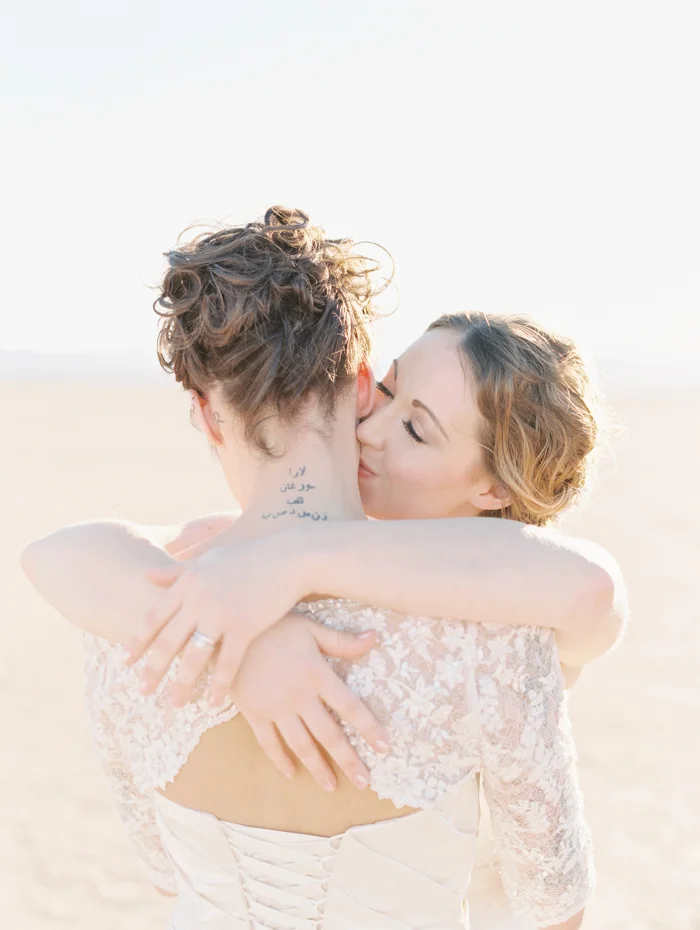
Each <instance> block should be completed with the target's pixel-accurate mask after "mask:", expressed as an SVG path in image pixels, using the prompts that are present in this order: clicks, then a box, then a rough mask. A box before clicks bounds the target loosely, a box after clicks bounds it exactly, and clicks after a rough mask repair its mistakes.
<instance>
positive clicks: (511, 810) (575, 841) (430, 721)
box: [85, 599, 593, 927]
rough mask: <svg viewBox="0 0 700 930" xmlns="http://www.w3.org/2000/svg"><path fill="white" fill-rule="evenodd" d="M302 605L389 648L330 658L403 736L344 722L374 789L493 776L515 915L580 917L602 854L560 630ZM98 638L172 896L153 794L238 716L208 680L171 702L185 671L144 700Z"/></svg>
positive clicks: (403, 794) (91, 685) (122, 800)
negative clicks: (372, 740) (378, 747)
mask: <svg viewBox="0 0 700 930" xmlns="http://www.w3.org/2000/svg"><path fill="white" fill-rule="evenodd" d="M298 609H299V610H300V611H302V612H303V613H305V614H306V615H308V616H309V617H311V618H312V619H314V620H316V621H318V622H320V623H323V624H324V625H326V626H329V627H333V628H336V629H344V630H352V631H361V630H364V629H374V630H377V648H374V649H372V650H371V651H370V652H369V653H368V654H366V655H365V656H362V657H360V658H358V659H353V660H345V659H342V660H341V659H335V658H329V659H328V661H329V662H330V663H331V665H332V666H333V667H334V668H335V670H336V671H337V672H338V674H340V676H341V677H342V678H344V679H345V680H346V682H347V684H348V686H349V687H350V688H351V689H352V690H353V691H354V692H355V693H356V694H358V695H359V696H360V697H361V698H362V699H363V700H364V701H365V703H366V704H367V705H368V706H369V707H370V708H371V710H372V711H373V713H374V714H375V716H376V717H377V718H378V719H379V720H380V721H381V722H382V723H383V724H384V725H385V726H386V727H387V729H388V730H389V735H390V744H391V751H390V752H389V753H387V754H386V755H379V754H377V753H375V752H374V751H373V750H372V749H371V747H369V746H368V745H367V743H365V741H364V740H363V739H362V738H361V737H359V736H358V735H357V734H356V733H355V732H354V731H353V730H352V729H351V728H350V727H347V726H345V727H344V729H345V732H346V733H347V735H348V738H349V739H350V742H351V743H352V744H353V745H354V746H355V748H356V749H357V751H358V754H359V755H360V757H361V758H362V760H363V761H364V762H365V763H366V765H367V766H368V768H369V770H370V772H371V782H370V786H371V788H372V789H373V790H374V791H375V792H377V794H378V795H379V796H380V797H382V798H390V799H391V800H392V801H393V802H394V804H396V805H397V806H398V807H401V806H403V805H409V806H412V807H417V808H422V809H430V808H434V809H437V810H440V808H441V807H442V805H443V804H445V803H446V801H447V800H448V799H449V798H450V797H451V796H452V795H453V794H454V793H455V792H457V791H458V790H459V788H460V787H461V786H462V785H463V784H464V782H465V780H466V779H469V778H473V777H476V776H477V774H480V775H481V778H482V779H483V786H484V792H485V795H486V797H487V800H488V804H489V808H490V811H491V818H492V821H493V831H494V839H495V842H496V847H497V851H498V855H499V859H500V861H501V864H502V873H503V881H504V886H505V888H506V891H507V893H508V896H509V899H510V900H511V903H512V906H513V908H514V910H516V911H517V912H518V913H519V914H521V915H522V916H525V917H527V918H529V919H531V920H534V921H535V922H536V924H537V926H541V927H544V926H547V925H549V924H554V923H559V922H562V921H564V920H566V919H567V918H568V917H570V916H573V914H575V913H577V911H578V910H580V909H581V908H582V907H583V906H584V904H585V902H586V900H587V899H588V897H589V896H590V893H591V891H592V885H593V867H592V854H591V843H590V837H589V833H588V830H587V827H586V824H585V821H584V818H583V810H582V801H581V794H580V790H579V787H578V782H577V777H576V770H575V750H574V745H573V741H572V738H571V733H570V727H569V723H568V717H567V713H566V703H565V699H564V694H563V683H562V677H561V672H560V668H559V661H558V656H557V651H556V646H555V642H554V636H553V634H552V633H551V632H550V631H544V630H540V629H533V628H522V627H521V628H513V627H491V628H486V627H482V626H479V625H476V624H464V623H461V622H454V621H447V620H444V621H435V620H429V619H426V618H421V617H407V616H406V615H404V614H398V613H394V612H391V611H386V610H378V609H375V608H369V607H363V606H360V605H357V604H353V603H351V602H348V601H343V600H339V599H325V600H322V601H316V602H305V603H303V604H300V605H299V606H298ZM85 639H86V647H87V655H88V659H87V670H88V679H87V689H86V693H87V697H88V703H89V706H90V712H91V717H92V722H93V728H94V731H95V737H96V740H97V743H98V746H99V749H100V754H101V756H102V760H103V766H104V768H105V771H106V772H107V774H108V776H109V777H110V781H111V782H112V786H113V788H114V791H115V795H116V797H117V801H118V803H119V806H120V809H121V812H122V816H123V818H124V820H125V822H126V824H127V827H128V828H129V830H130V832H131V833H132V835H133V836H134V839H135V842H136V843H137V847H138V851H139V853H140V855H141V857H142V858H143V859H144V860H145V861H146V863H147V864H148V865H149V867H150V869H151V871H152V873H153V874H154V876H155V877H154V881H155V882H156V884H158V885H160V886H161V887H165V888H172V886H173V880H172V868H171V866H170V864H169V862H168V860H167V854H166V853H165V852H164V850H163V848H162V844H161V842H160V837H159V835H158V829H157V825H156V822H155V816H154V810H153V802H152V791H153V789H154V788H156V787H162V786H163V785H165V784H166V783H167V782H168V781H170V780H172V779H173V778H174V777H175V775H176V774H177V772H178V771H179V769H180V768H181V767H182V765H183V764H184V763H185V761H186V760H187V757H188V756H189V753H190V752H191V751H192V749H193V748H194V747H195V746H196V744H197V742H198V740H199V739H200V737H201V735H202V733H204V732H205V730H207V729H208V728H209V727H211V726H215V725H216V724H217V723H220V722H223V721H224V720H228V719H231V718H232V717H233V716H235V714H236V713H237V710H236V708H235V706H233V705H232V704H229V705H226V706H224V707H219V708H211V707H209V705H208V704H207V703H206V700H205V699H204V698H205V692H206V683H207V676H203V678H202V679H201V680H200V682H199V683H198V688H197V691H196V693H195V695H194V698H193V700H192V702H191V703H190V704H188V705H187V706H186V707H184V708H175V709H174V708H172V707H170V706H169V702H168V692H169V687H170V683H171V681H172V678H173V677H174V675H175V674H176V668H175V667H173V668H171V670H170V672H169V673H168V675H167V676H166V678H165V679H164V681H163V682H162V683H161V685H160V686H159V688H158V690H157V692H156V693H155V694H154V695H152V696H150V697H143V696H142V695H141V694H140V693H139V691H138V673H139V668H140V665H139V663H137V664H136V665H135V666H134V667H132V668H126V667H124V666H122V665H121V662H120V658H121V654H122V650H121V648H120V647H117V646H113V645H112V644H110V643H107V642H106V641H104V640H98V639H96V638H94V637H91V636H86V637H85Z"/></svg>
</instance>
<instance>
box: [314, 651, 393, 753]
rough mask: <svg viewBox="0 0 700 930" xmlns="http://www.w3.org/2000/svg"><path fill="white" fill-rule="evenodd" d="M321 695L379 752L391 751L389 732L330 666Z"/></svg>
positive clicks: (343, 719) (345, 721) (322, 685)
mask: <svg viewBox="0 0 700 930" xmlns="http://www.w3.org/2000/svg"><path fill="white" fill-rule="evenodd" d="M319 697H320V698H321V700H322V701H324V703H325V704H327V705H328V707H330V708H331V709H332V710H334V711H335V712H336V713H337V714H338V716H339V717H340V719H341V720H342V721H343V723H347V724H349V725H350V726H351V727H353V729H354V730H355V731H356V732H357V734H358V735H359V736H361V737H362V738H363V739H364V740H366V741H367V742H368V743H369V745H370V746H372V747H373V748H374V749H376V751H377V752H388V751H389V732H388V730H387V729H386V727H384V726H382V724H381V723H380V722H379V721H378V720H377V718H376V717H375V716H374V714H373V713H372V711H371V710H370V709H369V707H367V705H366V704H365V703H364V701H362V700H361V699H360V698H359V697H358V696H357V695H356V694H355V693H354V692H353V691H351V690H350V688H348V686H347V685H346V684H345V682H344V681H343V679H342V678H340V677H339V676H338V675H336V673H335V672H334V671H333V670H332V669H331V668H330V667H329V668H328V674H327V675H324V676H323V678H322V680H321V682H320V686H319Z"/></svg>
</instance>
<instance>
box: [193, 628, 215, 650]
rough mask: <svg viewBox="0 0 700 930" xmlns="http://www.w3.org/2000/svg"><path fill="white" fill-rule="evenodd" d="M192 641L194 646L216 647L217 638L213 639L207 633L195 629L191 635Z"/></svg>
mask: <svg viewBox="0 0 700 930" xmlns="http://www.w3.org/2000/svg"><path fill="white" fill-rule="evenodd" d="M190 642H191V643H192V645H193V646H196V647H197V649H207V650H209V649H216V642H217V641H216V640H215V639H212V638H211V636H207V634H206V633H200V632H199V630H195V631H194V633H193V634H192V636H191V637H190Z"/></svg>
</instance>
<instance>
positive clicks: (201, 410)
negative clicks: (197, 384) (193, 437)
mask: <svg viewBox="0 0 700 930" xmlns="http://www.w3.org/2000/svg"><path fill="white" fill-rule="evenodd" d="M189 395H190V403H191V407H190V421H191V422H192V424H193V425H194V426H196V427H197V429H201V430H202V432H203V433H204V435H205V436H206V437H207V442H208V443H209V445H210V446H223V444H224V437H223V436H222V434H221V430H220V428H219V424H220V423H221V422H222V421H221V419H220V417H219V415H218V413H216V411H213V410H212V408H211V400H210V398H209V397H208V396H207V395H206V394H199V393H198V392H197V391H189Z"/></svg>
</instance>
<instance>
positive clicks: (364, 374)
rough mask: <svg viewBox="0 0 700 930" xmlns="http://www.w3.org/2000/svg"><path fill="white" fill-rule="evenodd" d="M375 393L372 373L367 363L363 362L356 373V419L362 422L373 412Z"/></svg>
mask: <svg viewBox="0 0 700 930" xmlns="http://www.w3.org/2000/svg"><path fill="white" fill-rule="evenodd" d="M376 397H377V392H376V390H375V385H374V372H373V371H372V369H371V367H370V365H369V362H363V363H362V365H361V366H360V370H359V371H358V373H357V419H358V420H364V419H365V417H368V416H369V415H370V413H371V412H372V411H373V410H374V402H375V400H376Z"/></svg>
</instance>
